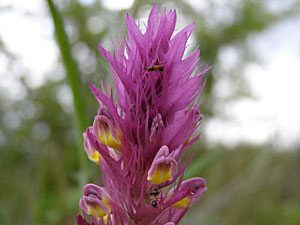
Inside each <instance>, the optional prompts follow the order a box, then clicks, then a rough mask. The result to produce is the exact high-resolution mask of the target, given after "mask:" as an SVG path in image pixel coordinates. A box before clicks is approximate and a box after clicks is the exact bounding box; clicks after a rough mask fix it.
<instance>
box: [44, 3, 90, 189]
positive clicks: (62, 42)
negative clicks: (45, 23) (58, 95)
mask: <svg viewBox="0 0 300 225" xmlns="http://www.w3.org/2000/svg"><path fill="white" fill-rule="evenodd" d="M47 3H48V6H49V10H50V13H51V16H52V20H53V24H54V28H55V37H56V41H57V44H58V46H59V49H60V53H61V57H62V61H63V64H64V67H65V70H66V74H67V80H68V82H69V85H70V87H71V90H72V94H73V99H74V110H75V115H76V118H75V120H76V127H77V133H78V134H77V139H78V140H80V142H79V143H78V144H80V148H79V149H78V158H79V159H78V160H79V164H80V173H81V174H80V175H81V176H80V184H81V185H82V184H84V183H86V182H85V181H86V177H85V175H84V174H85V172H84V171H85V168H86V157H85V155H84V151H83V150H82V148H81V146H83V140H82V132H84V131H85V129H86V127H87V126H88V123H87V119H86V115H87V114H86V107H85V101H84V97H83V93H82V92H83V88H82V84H81V81H80V75H79V72H78V68H77V64H76V63H75V61H74V59H73V57H72V54H71V48H70V44H69V41H68V37H67V34H66V31H65V29H64V23H63V19H62V16H61V15H60V13H59V11H58V10H57V8H56V7H55V5H54V3H53V2H52V0H47Z"/></svg>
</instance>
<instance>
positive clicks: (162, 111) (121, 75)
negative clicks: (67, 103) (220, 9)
mask: <svg viewBox="0 0 300 225" xmlns="http://www.w3.org/2000/svg"><path fill="white" fill-rule="evenodd" d="M175 23H176V12H175V10H174V11H172V10H170V11H169V12H168V13H167V12H166V10H164V11H163V12H162V14H161V15H160V16H158V10H157V5H156V4H155V6H154V7H153V9H152V11H151V13H150V15H149V18H148V23H147V27H146V32H145V33H142V32H141V30H140V29H139V27H138V25H137V24H136V23H135V22H134V20H133V19H132V18H131V17H130V15H129V14H127V17H126V26H127V30H128V36H127V37H125V36H123V41H122V42H121V41H119V40H118V39H117V45H115V47H114V51H113V54H111V53H110V52H108V51H106V50H105V49H104V48H103V47H102V46H101V45H99V50H100V52H101V53H102V55H103V56H104V57H105V58H106V59H107V61H108V62H109V64H110V66H111V70H112V73H113V77H114V81H115V85H116V93H117V102H115V101H114V98H113V94H112V92H111V93H108V90H107V88H105V87H104V85H103V84H102V90H99V89H97V88H96V87H94V86H93V85H92V84H90V89H91V91H92V92H93V94H94V95H95V96H96V98H97V99H98V101H99V103H100V108H99V111H98V115H97V116H95V120H94V124H93V126H91V127H88V128H87V131H86V132H85V133H84V147H85V150H86V152H87V155H88V157H89V158H90V159H91V160H92V161H94V162H96V163H97V164H99V165H100V168H101V170H102V178H103V179H102V180H103V186H104V187H102V188H101V187H98V186H96V185H94V184H87V185H86V186H85V187H84V196H83V198H82V199H81V200H80V207H81V208H82V210H83V217H82V216H78V217H77V224H79V225H101V224H113V225H116V224H123V225H131V224H136V225H144V224H145V225H148V224H150V225H164V224H165V225H172V224H174V225H175V224H178V223H179V221H180V219H181V218H182V217H183V215H184V214H185V213H186V211H187V210H188V208H189V207H190V206H191V205H192V204H193V203H195V202H196V201H197V200H198V199H199V198H200V197H201V195H202V193H204V192H205V191H206V186H205V181H204V179H202V178H192V179H189V180H186V181H183V180H182V179H183V173H184V170H185V168H186V167H187V166H188V164H189V163H190V161H191V158H192V154H188V156H187V157H184V154H185V153H186V150H187V149H188V147H189V146H191V144H192V143H193V142H194V141H195V140H196V139H197V138H198V136H199V134H195V132H196V130H197V128H198V127H199V125H200V123H201V120H202V114H200V103H199V96H200V93H201V90H202V89H203V87H204V84H205V82H202V77H203V75H204V73H205V72H206V71H207V70H208V69H209V68H205V69H204V70H203V71H202V72H198V71H199V68H198V67H197V63H198V62H199V53H200V52H199V50H198V49H196V50H195V51H193V52H192V53H191V54H190V55H189V56H187V57H185V59H183V55H184V52H185V49H186V45H187V40H188V38H189V36H190V35H191V33H192V31H193V27H194V25H193V24H190V25H188V26H187V27H185V28H184V29H183V30H181V31H180V32H178V33H177V34H176V35H173V32H174V29H175ZM87 214H88V215H90V216H91V219H90V220H91V222H88V218H87V217H86V215H87Z"/></svg>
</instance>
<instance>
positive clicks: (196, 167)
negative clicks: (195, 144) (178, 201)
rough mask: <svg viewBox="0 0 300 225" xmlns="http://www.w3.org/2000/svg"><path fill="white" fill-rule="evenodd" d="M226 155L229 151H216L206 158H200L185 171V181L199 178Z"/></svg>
mask: <svg viewBox="0 0 300 225" xmlns="http://www.w3.org/2000/svg"><path fill="white" fill-rule="evenodd" d="M226 154H227V151H214V152H212V153H208V155H207V156H205V157H199V158H198V159H197V160H195V161H193V162H192V164H191V165H190V166H189V167H188V169H187V170H186V171H185V173H184V179H189V178H191V177H195V176H199V173H200V172H202V171H203V170H205V169H206V168H208V167H209V166H211V165H212V164H213V163H214V162H216V161H218V160H219V159H221V158H223V157H224V156H225V155H226Z"/></svg>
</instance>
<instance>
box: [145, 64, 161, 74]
mask: <svg viewBox="0 0 300 225" xmlns="http://www.w3.org/2000/svg"><path fill="white" fill-rule="evenodd" d="M146 70H147V71H161V72H162V71H164V67H163V65H153V66H150V67H148V68H146Z"/></svg>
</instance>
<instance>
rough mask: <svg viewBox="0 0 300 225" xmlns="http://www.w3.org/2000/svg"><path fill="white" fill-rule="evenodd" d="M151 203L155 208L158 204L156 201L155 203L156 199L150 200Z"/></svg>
mask: <svg viewBox="0 0 300 225" xmlns="http://www.w3.org/2000/svg"><path fill="white" fill-rule="evenodd" d="M151 204H152V206H153V207H155V208H156V207H157V205H158V203H157V201H156V200H153V201H152V202H151Z"/></svg>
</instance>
